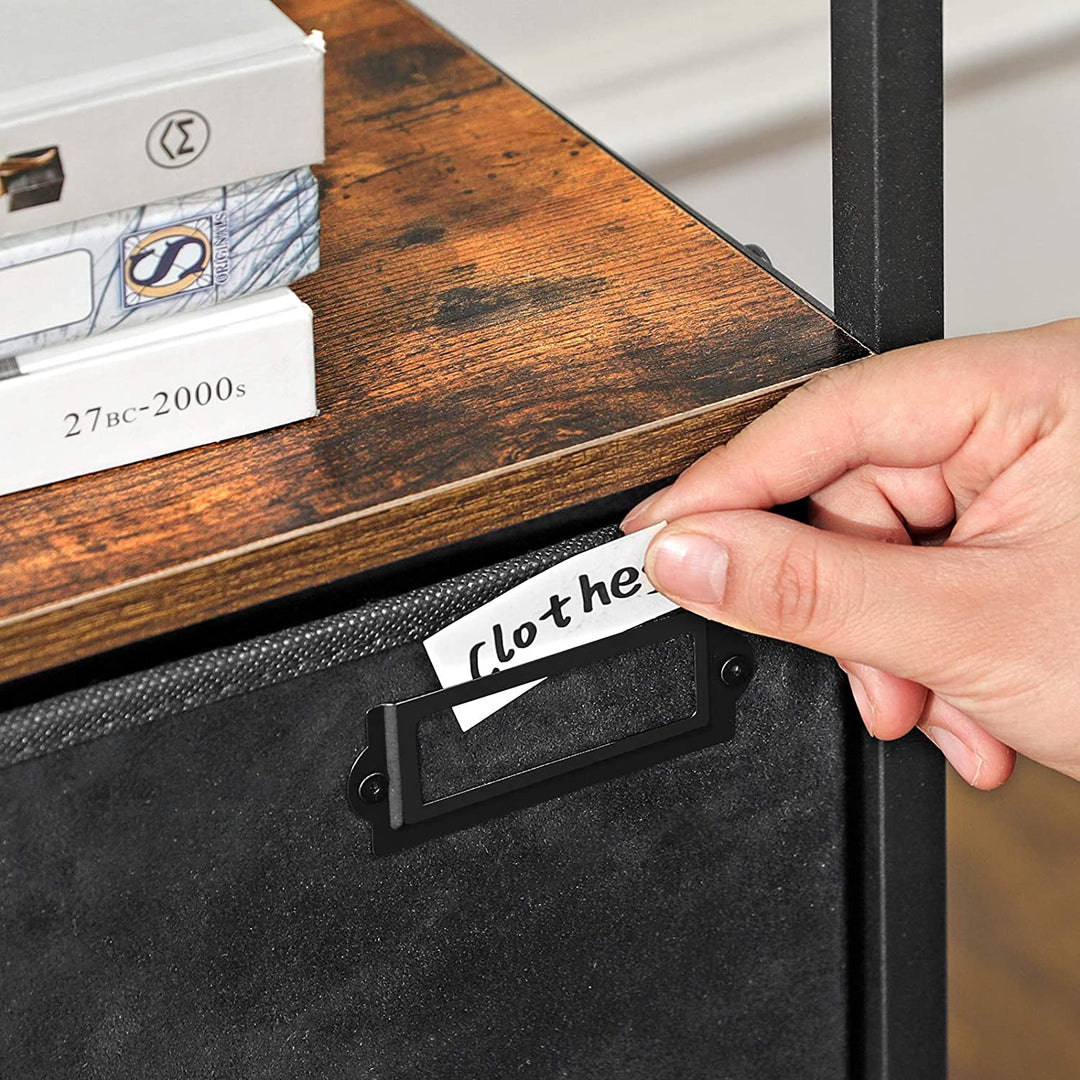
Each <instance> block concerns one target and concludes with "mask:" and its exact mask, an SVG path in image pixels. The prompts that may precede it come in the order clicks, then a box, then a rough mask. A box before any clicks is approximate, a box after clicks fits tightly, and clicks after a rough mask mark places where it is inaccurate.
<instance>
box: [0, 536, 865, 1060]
mask: <svg viewBox="0 0 1080 1080" xmlns="http://www.w3.org/2000/svg"><path fill="white" fill-rule="evenodd" d="M613 535H615V533H614V531H613V530H602V531H601V532H598V533H592V534H589V535H586V536H582V537H579V538H577V539H575V540H573V541H569V542H566V543H562V544H558V545H555V546H554V547H551V548H547V549H544V550H542V551H538V552H534V553H532V554H529V555H526V556H523V557H520V558H516V559H513V560H510V561H508V562H505V563H501V564H499V565H497V566H493V567H490V568H487V569H484V570H481V571H478V572H475V573H471V574H468V575H465V576H463V577H459V578H454V579H451V580H448V581H445V582H443V583H441V584H439V585H436V586H431V587H427V588H424V589H421V590H418V591H416V592H413V593H409V594H406V595H403V596H400V597H397V598H395V599H393V600H382V601H377V602H373V603H370V604H368V605H366V606H364V607H361V608H358V609H356V610H353V611H349V612H346V613H343V614H340V615H335V616H333V617H330V618H327V619H323V620H320V621H318V622H313V623H308V624H306V625H302V626H298V627H296V628H294V629H290V630H287V631H283V632H279V633H275V634H273V635H269V636H267V637H264V638H261V639H257V640H253V641H247V642H243V643H241V644H237V645H233V646H229V647H227V648H224V649H219V650H216V651H214V652H210V653H206V654H204V655H202V656H197V657H194V658H191V659H186V660H183V661H178V662H175V663H172V664H169V665H165V666H163V667H158V668H154V669H152V670H148V671H143V672H139V673H136V674H133V675H129V676H125V677H124V678H121V679H117V680H114V681H112V682H108V683H102V684H99V685H97V686H92V687H90V688H88V689H84V690H80V691H78V692H75V693H72V694H68V695H64V696H62V697H57V698H53V699H52V700H49V701H45V702H41V703H39V704H35V705H32V706H26V707H20V708H18V709H15V710H10V711H8V712H7V713H5V714H2V715H0V986H2V993H3V1016H2V1019H0V1062H2V1063H3V1067H2V1073H3V1075H4V1076H12V1077H16V1076H17V1077H21V1078H30V1077H57V1076H84V1077H102V1078H108V1080H116V1078H127V1077H131V1078H139V1080H148V1078H166V1077H187V1078H190V1077H260V1078H269V1077H363V1078H372V1080H376V1078H377V1080H390V1078H397V1077H402V1078H406V1077H407V1078H424V1080H426V1078H432V1080H434V1078H443V1077H450V1076H460V1077H468V1078H487V1077H493V1078H494V1077H507V1076H523V1077H537V1078H546V1077H575V1078H576V1077H582V1078H590V1080H606V1078H611V1080H615V1078H618V1080H632V1078H648V1080H656V1078H658V1077H671V1078H679V1080H694V1078H701V1080H705V1078H708V1080H714V1078H723V1077H730V1078H744V1077H745V1078H749V1077H754V1078H768V1077H785V1078H788V1077H795V1076H797V1077H800V1078H814V1077H822V1078H825V1077H828V1078H837V1077H842V1076H845V1075H847V1074H848V1042H849V1032H848V1027H849V1020H848V1013H849V1001H848V996H849V991H848V987H849V971H848V959H847V958H848V955H849V944H848V930H847V924H848V916H847V911H846V899H845V894H846V886H845V879H846V871H845V865H846V846H847V842H848V841H847V836H846V824H845V822H846V814H845V790H844V789H845V775H846V772H845V760H844V754H845V749H844V748H845V737H844V731H843V725H842V710H841V706H840V702H841V692H840V681H839V680H840V675H839V673H838V671H837V668H836V665H835V664H834V663H833V662H832V661H831V660H828V659H826V658H823V657H820V656H817V655H814V654H811V653H808V652H805V651H802V650H798V649H795V648H792V647H789V646H785V645H781V644H777V643H774V642H768V641H764V640H756V639H755V640H754V641H753V643H752V647H753V650H754V652H755V655H756V658H757V663H758V671H757V674H756V676H755V678H754V679H753V680H752V682H751V684H750V685H749V687H748V689H747V690H746V692H745V694H744V696H743V697H742V699H741V701H740V703H739V706H738V711H737V714H736V734H735V737H734V738H733V739H732V740H731V741H729V742H726V743H723V744H721V745H718V746H715V747H711V748H708V749H706V750H701V751H696V752H693V753H690V754H687V755H685V756H683V757H679V758H676V759H673V760H670V761H666V762H663V763H661V764H658V765H655V766H652V767H650V768H648V769H646V770H643V771H639V772H635V773H632V774H630V775H627V776H623V777H619V778H616V779H613V780H608V781H605V782H603V783H600V784H597V785H595V786H592V787H589V788H586V789H583V790H580V791H577V792H574V793H572V794H569V795H566V796H563V797H559V798H556V799H553V800H551V801H548V802H545V803H543V804H541V805H538V806H534V807H531V808H528V809H525V810H521V811H518V812H515V813H511V814H509V815H506V816H504V817H501V818H498V819H495V820H492V821H489V822H487V823H485V824H482V825H479V826H476V827H474V828H470V829H466V830H463V831H460V832H457V833H454V834H451V835H448V836H445V837H441V838H437V839H434V840H431V841H429V842H427V843H424V844H421V845H420V846H418V847H416V848H414V849H411V850H408V851H404V852H401V853H398V854H395V855H389V856H385V857H373V856H372V855H371V853H370V848H369V838H368V831H367V826H366V825H365V824H364V823H363V822H361V821H359V820H358V819H357V818H356V816H355V815H354V814H353V813H352V811H351V809H350V807H349V805H348V803H347V800H346V798H345V777H346V775H347V773H348V770H349V767H350V765H351V763H352V761H353V759H354V757H355V756H356V753H357V752H358V751H359V750H360V749H361V748H362V747H363V745H364V739H365V723H364V717H365V713H366V711H367V709H368V708H369V707H371V706H373V705H375V704H378V703H380V702H383V701H395V700H399V699H401V698H405V697H410V696H414V695H416V694H419V693H423V692H425V691H428V690H433V689H435V688H436V687H437V682H436V680H435V676H434V673H433V672H432V670H431V668H430V665H429V664H428V661H427V658H426V655H425V654H424V651H423V648H422V645H421V644H420V642H421V639H422V638H423V637H424V636H426V635H427V634H429V633H430V632H432V631H433V630H435V629H437V628H438V627H440V626H443V625H445V624H446V623H448V622H450V621H452V620H453V619H454V618H455V617H457V616H458V615H460V614H462V613H464V612H465V611H467V610H470V609H471V608H473V607H475V606H477V605H479V604H481V603H483V602H485V601H486V600H488V599H490V598H491V597H492V596H494V595H496V594H497V593H499V592H501V591H503V590H504V589H506V588H508V587H509V586H511V585H513V584H516V583H517V582H518V581H521V580H524V579H525V578H526V577H528V576H530V575H531V574H533V573H536V572H537V571H539V570H541V569H543V568H545V567H546V566H548V565H551V564H552V563H554V562H556V561H558V560H560V559H562V558H565V557H566V556H568V555H570V554H573V553H575V552H576V551H579V550H584V549H585V548H587V547H590V546H593V545H594V544H597V543H600V542H602V541H603V540H606V539H610V538H611V537H612V536H613ZM673 664H674V660H672V663H671V664H668V663H656V662H651V663H648V664H646V663H642V664H638V665H634V664H629V665H628V664H624V665H622V668H621V669H620V671H619V673H618V678H614V679H613V678H612V677H611V672H610V670H607V671H602V672H600V673H599V674H597V673H596V672H588V671H586V672H581V673H573V674H571V675H568V676H567V677H565V678H564V679H562V680H561V681H558V682H555V681H553V682H552V685H551V686H550V687H548V688H547V689H546V690H545V689H544V688H543V687H539V688H537V691H543V692H542V693H537V692H536V691H530V694H529V695H526V697H525V698H522V699H521V704H522V715H525V714H528V713H529V712H530V710H531V712H532V716H531V720H532V721H534V722H535V723H536V725H538V730H543V731H544V732H546V734H545V736H544V737H545V738H546V739H547V740H548V743H550V741H551V738H552V734H551V733H552V728H551V725H550V724H549V723H548V720H549V718H550V716H554V715H556V714H558V713H559V712H560V711H561V710H562V706H563V705H565V704H567V703H568V702H570V701H573V702H576V703H579V704H580V703H581V702H582V701H584V702H588V701H603V702H606V703H607V706H606V709H605V712H604V715H605V717H606V718H607V720H606V721H605V722H609V721H611V718H612V717H613V716H614V717H616V718H618V716H620V715H622V716H624V717H628V718H633V717H634V716H635V715H636V714H641V713H643V712H646V711H647V710H648V708H649V707H650V705H649V703H650V702H651V700H652V696H653V695H655V693H656V685H655V684H656V680H657V678H658V677H661V675H662V674H663V672H661V671H660V669H661V668H664V669H666V670H667V674H668V675H670V674H671V671H672V670H674V668H673V666H672V665H673ZM530 701H531V702H532V704H529V702H530ZM612 702H615V703H616V705H617V706H619V707H615V708H613V707H611V703H612ZM527 718H528V717H527ZM474 730H476V731H478V732H480V731H482V732H484V737H485V738H487V739H488V740H489V741H490V742H491V744H492V745H491V748H490V751H491V753H492V754H494V755H496V756H498V755H499V754H502V755H503V756H504V757H507V756H508V757H510V758H512V757H513V756H514V754H515V753H516V752H517V749H516V748H517V746H518V743H515V742H514V740H515V739H517V738H519V735H520V733H519V734H518V735H515V733H514V729H513V728H512V727H506V728H503V729H500V728H499V727H497V726H496V720H495V719H493V720H492V721H488V722H485V724H484V725H481V726H480V728H479V729H474ZM500 732H502V734H501V735H500ZM461 738H468V736H461ZM554 738H555V739H556V741H557V739H558V738H559V733H558V731H556V732H555V736H554ZM500 742H501V744H502V745H501V746H500V745H499V744H500ZM439 747H440V743H439V739H438V738H435V739H434V740H433V741H432V742H431V744H430V746H429V750H428V753H427V754H426V758H425V760H426V762H427V764H428V765H430V767H431V770H432V772H431V775H432V783H434V784H436V785H437V784H439V783H442V782H447V783H449V782H451V781H450V780H447V779H446V776H445V775H444V776H442V779H440V769H442V768H443V762H442V758H441V751H440V749H439ZM459 764H460V763H459ZM446 768H449V766H448V765H447V766H446ZM453 782H460V780H459V779H458V780H454V781H453Z"/></svg>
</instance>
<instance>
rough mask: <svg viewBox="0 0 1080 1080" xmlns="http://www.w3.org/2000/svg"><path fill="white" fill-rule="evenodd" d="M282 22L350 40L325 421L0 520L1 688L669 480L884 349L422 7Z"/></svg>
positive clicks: (326, 201) (335, 184)
mask: <svg viewBox="0 0 1080 1080" xmlns="http://www.w3.org/2000/svg"><path fill="white" fill-rule="evenodd" d="M282 6H283V7H284V8H285V10H286V11H288V13H289V14H290V15H292V16H293V18H295V19H296V20H297V21H298V22H299V23H300V24H301V25H303V26H305V27H309V28H311V27H318V28H320V29H322V30H323V31H324V33H325V35H326V40H327V71H326V91H327V161H326V164H325V166H323V167H322V168H321V170H320V176H321V180H322V188H323V196H324V197H323V204H322V220H323V269H322V270H321V271H320V272H319V273H318V274H317V275H315V276H314V277H313V278H310V279H309V280H307V281H305V282H303V283H302V284H301V285H300V286H298V288H297V291H298V292H299V293H300V295H301V296H302V297H303V299H304V300H306V301H307V302H308V303H309V304H311V306H312V307H313V308H314V310H315V316H316V322H315V325H316V338H317V355H318V380H319V403H320V407H321V410H322V411H321V414H320V415H319V417H318V418H317V419H315V420H310V421H305V422H303V423H299V424H295V425H292V426H290V427H287V428H282V429H279V430H276V431H270V432H265V433H263V434H260V435H255V436H250V437H248V438H244V439H238V440H234V441H232V442H228V443H223V444H219V445H215V446H209V447H203V448H201V449H197V450H192V451H188V452H185V453H182V454H175V455H173V456H171V457H168V458H163V459H160V460H157V461H151V462H145V463H142V464H139V465H135V466H129V467H126V468H122V469H113V470H111V471H108V472H104V473H99V474H97V475H94V476H90V477H84V478H81V479H78V480H73V481H68V482H65V483H61V484H54V485H52V486H50V487H47V488H40V489H37V490H35V491H28V492H24V493H21V494H18V495H11V496H7V497H5V498H3V499H2V500H0V565H2V566H3V571H2V574H3V586H2V588H0V679H9V678H13V677H16V676H21V675H26V674H29V673H32V672H35V671H40V670H43V669H46V668H49V667H52V666H55V665H58V664H61V663H65V662H67V661H71V660H75V659H79V658H83V657H86V656H90V655H94V654H95V653H98V652H101V651H103V650H106V649H109V648H112V647H116V646H119V645H123V644H126V643H130V642H132V641H137V640H140V639H143V638H146V637H149V636H151V635H154V634H158V633H162V632H165V631H169V630H174V629H178V628H180V627H184V626H190V625H192V624H195V623H197V622H200V621H202V620H205V619H208V618H211V617H214V616H218V615H222V614H225V613H229V612H233V611H237V610H241V609H243V608H246V607H249V606H251V605H253V604H256V603H259V602H262V601H266V600H270V599H274V598H277V597H281V596H284V595H288V594H290V593H292V592H295V591H297V590H300V589H303V588H307V587H310V586H315V585H319V584H323V583H326V582H329V581H333V580H336V579H338V578H341V577H343V576H346V575H349V574H354V573H357V572H359V571H362V570H365V569H369V568H372V567H375V566H379V565H384V564H387V563H390V562H393V561H395V560H398V559H401V558H404V557H406V556H410V555H414V554H418V553H420V552H423V551H427V550H430V549H433V548H436V547H440V546H442V545H445V544H447V543H451V542H454V541H457V540H463V539H467V538H469V537H473V536H477V535H480V534H482V533H485V532H488V531H490V530H492V529H496V528H499V527H502V526H506V525H511V524H515V523H517V522H520V521H523V520H526V519H528V518H531V517H535V516H537V515H540V514H543V513H546V512H550V511H553V510H557V509H560V508H563V507H567V506H571V505H575V504H580V503H583V502H586V501H588V500H590V499H594V498H598V497H601V496H604V495H607V494H610V493H613V492H616V491H619V490H624V489H626V488H629V487H633V486H635V485H638V484H642V483H645V482H648V481H650V480H655V479H659V478H662V477H664V476H667V475H670V474H672V473H674V472H675V471H677V470H678V469H680V468H682V467H683V466H685V465H686V464H688V463H689V462H690V461H691V460H692V459H693V458H694V457H695V456H696V455H698V454H700V453H701V452H703V451H704V450H706V449H707V448H709V447H710V446H713V445H715V444H716V443H718V442H720V441H722V440H723V439H725V438H727V437H729V436H730V435H731V434H732V433H733V432H734V431H736V430H737V429H738V428H739V427H741V426H742V425H744V424H745V423H747V422H748V421H749V420H750V419H751V418H752V417H753V416H754V415H756V414H757V413H759V412H760V411H761V410H763V409H764V408H766V407H767V406H768V405H770V404H772V403H773V402H775V401H776V400H778V399H779V397H780V396H782V394H783V393H785V392H786V391H787V390H788V389H789V388H790V387H791V386H792V385H794V384H796V383H798V382H800V381H802V380H804V379H806V378H807V377H809V376H810V375H811V374H813V373H814V372H816V371H818V370H820V369H822V368H826V367H829V366H832V365H835V364H838V363H843V362H845V361H849V360H853V359H856V358H857V357H860V356H862V355H864V354H865V352H866V350H865V349H864V348H863V347H862V346H861V345H859V344H858V343H857V342H855V341H853V340H852V339H851V338H850V337H848V336H847V335H845V334H844V333H843V332H842V331H840V330H839V329H838V328H837V327H836V326H835V325H834V324H833V323H832V322H831V321H830V320H829V319H828V318H827V317H826V316H824V315H823V314H822V313H821V312H819V311H818V310H816V309H815V308H814V307H813V306H811V305H810V304H808V303H807V302H806V301H805V300H804V299H802V298H801V297H800V296H798V295H797V294H796V293H795V292H793V291H792V290H791V289H789V288H787V287H786V286H785V285H783V284H782V283H780V282H779V281H777V280H776V279H775V278H774V277H772V276H771V275H770V274H769V273H767V272H766V271H765V270H763V269H761V268H760V267H758V266H757V265H756V264H755V263H754V262H753V261H751V260H750V259H749V258H747V257H745V256H744V255H742V254H741V253H740V252H739V251H738V250H736V249H735V248H734V247H732V246H731V245H730V244H729V243H727V242H726V241H725V240H723V239H722V238H721V237H719V236H717V235H716V234H715V233H714V232H713V231H711V230H710V229H709V228H708V227H707V226H705V225H703V224H702V223H700V222H699V221H697V220H696V219H695V218H694V217H692V216H691V215H690V214H689V213H687V212H686V211H685V210H683V209H681V208H679V207H678V206H677V205H675V204H674V203H672V202H671V201H670V200H669V199H668V198H666V197H665V196H664V195H662V194H661V193H659V192H658V191H656V190H655V189H654V188H653V187H651V186H650V185H649V184H648V183H647V182H646V181H644V180H643V179H641V178H640V177H638V176H637V175H635V174H634V173H633V172H632V171H631V170H629V169H628V168H626V167H625V166H624V165H622V164H620V163H619V162H618V161H616V160H615V159H613V158H612V157H611V156H610V155H609V154H608V153H606V152H605V151H604V150H603V149H601V148H600V147H598V146H596V145H595V144H594V143H593V142H591V141H590V140H589V139H588V138H586V137H585V136H584V135H582V134H581V133H580V132H579V131H578V130H577V129H575V128H573V127H572V126H570V125H569V124H568V123H566V121H564V120H563V119H561V118H560V117H558V116H557V115H555V114H554V113H553V112H551V110H549V109H548V108H547V107H545V106H544V105H543V104H541V103H540V102H538V101H537V100H535V99H534V98H533V97H531V96H530V95H529V94H528V93H527V92H525V91H524V90H523V89H521V88H520V87H519V86H517V85H516V84H515V83H513V82H512V81H511V80H509V79H508V78H507V77H506V76H504V75H502V74H500V73H499V72H497V71H496V70H495V69H493V68H492V67H491V66H490V65H489V64H487V63H486V62H485V61H483V60H482V59H480V58H479V57H477V56H476V55H475V54H473V53H471V52H470V51H469V50H468V49H466V48H465V47H463V46H462V45H460V44H459V43H457V42H456V41H454V40H453V39H452V38H450V37H448V36H447V34H446V33H445V32H444V31H442V30H441V29H439V28H437V27H436V26H434V25H433V24H431V23H430V22H429V21H427V20H426V19H425V18H424V17H423V16H421V15H419V14H418V13H417V12H415V11H414V10H412V9H411V8H409V7H407V6H405V5H403V4H401V3H399V2H397V0H365V2H364V3H357V2H355V0H288V2H283V3H282ZM793 182H796V181H795V180H794V179H793Z"/></svg>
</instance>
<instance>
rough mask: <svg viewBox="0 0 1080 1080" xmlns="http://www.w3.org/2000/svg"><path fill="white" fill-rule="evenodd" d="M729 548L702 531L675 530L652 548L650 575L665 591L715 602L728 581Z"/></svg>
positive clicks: (657, 585) (718, 599)
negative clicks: (704, 534)
mask: <svg viewBox="0 0 1080 1080" xmlns="http://www.w3.org/2000/svg"><path fill="white" fill-rule="evenodd" d="M727 568H728V553H727V548H725V547H724V546H723V545H722V544H719V543H717V541H715V540H713V539H712V537H710V536H703V535H702V534H701V533H692V532H674V533H668V534H667V535H664V534H663V533H661V534H660V537H659V538H658V539H657V540H656V541H655V542H654V543H653V546H652V547H651V548H650V549H649V556H648V566H647V568H646V569H647V571H648V575H649V579H650V580H651V581H652V583H653V584H654V585H655V586H656V587H657V588H658V589H659V590H660V591H661V592H663V593H668V594H669V595H674V596H678V597H680V598H681V599H683V600H695V601H698V602H699V603H703V604H716V603H719V602H720V601H721V600H723V598H724V586H725V585H726V583H727Z"/></svg>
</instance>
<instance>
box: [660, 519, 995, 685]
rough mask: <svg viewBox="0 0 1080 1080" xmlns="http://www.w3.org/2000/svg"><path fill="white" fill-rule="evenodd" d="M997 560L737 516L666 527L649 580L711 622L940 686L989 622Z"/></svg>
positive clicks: (983, 553) (988, 553) (988, 554)
mask: <svg viewBox="0 0 1080 1080" xmlns="http://www.w3.org/2000/svg"><path fill="white" fill-rule="evenodd" d="M993 558H994V552H993V551H992V550H991V549H961V548H949V547H941V548H922V547H907V546H901V545H897V544H887V543H882V542H880V541H877V540H870V539H865V538H863V537H856V536H844V535H840V534H837V533H832V532H823V531H821V530H818V529H814V528H812V527H811V526H809V525H802V524H799V523H797V522H793V521H789V520H788V519H786V518H782V517H779V516H777V515H775V514H771V513H768V512H766V511H760V510H731V511H723V512H715V513H709V514H695V515H691V516H689V517H685V518H680V519H679V520H678V521H677V522H675V523H674V524H672V525H668V526H667V527H666V528H664V529H662V530H661V531H660V532H659V533H658V534H657V535H656V536H655V537H654V538H653V541H652V543H651V544H650V545H649V549H648V552H647V553H646V558H645V571H646V573H647V574H648V576H649V579H650V580H651V581H652V583H653V585H654V586H655V587H656V588H657V589H658V590H659V591H660V592H662V593H664V594H665V595H666V596H668V597H670V598H671V599H672V600H674V601H675V602H676V603H678V604H679V605H681V606H682V607H685V608H688V609H689V610H691V611H694V612H697V613H698V614H700V615H704V616H705V617H706V618H709V619H715V620H717V621H718V622H723V623H726V624H728V625H729V626H735V627H738V628H739V629H742V630H747V631H750V632H752V633H756V634H763V635H765V636H767V637H774V638H780V639H782V640H784V641H790V642H794V643H795V644H797V645H804V646H806V647H807V648H810V649H815V650H817V651H818V652H823V653H828V654H830V655H832V656H840V657H843V658H845V659H846V660H854V661H857V662H859V663H863V664H871V665H873V666H874V667H877V668H881V669H883V670H886V671H890V672H893V673H894V674H896V675H899V676H901V677H902V678H906V679H913V680H914V681H916V682H919V683H922V684H923V685H924V686H930V687H931V688H933V687H935V686H941V685H942V683H943V682H947V681H950V680H949V676H950V675H954V673H955V671H956V668H957V667H958V666H960V665H961V663H962V659H963V658H962V652H961V650H962V649H963V641H964V635H963V634H962V633H961V631H962V629H963V627H965V626H968V627H970V626H972V625H974V622H973V620H979V621H983V620H985V616H986V595H985V594H986V589H987V582H988V581H993V580H994V577H993V573H992V568H990V567H988V566H987V565H986V563H987V560H992V559H993ZM980 616H981V618H980Z"/></svg>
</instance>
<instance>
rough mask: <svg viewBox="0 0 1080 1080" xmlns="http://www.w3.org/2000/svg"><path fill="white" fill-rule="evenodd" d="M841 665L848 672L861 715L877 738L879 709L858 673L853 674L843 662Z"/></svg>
mask: <svg viewBox="0 0 1080 1080" xmlns="http://www.w3.org/2000/svg"><path fill="white" fill-rule="evenodd" d="M840 666H841V668H843V670H844V671H845V673H846V674H847V677H848V682H849V683H851V696H852V697H853V698H854V699H855V704H856V705H858V706H859V715H860V716H861V717H862V718H863V723H864V724H865V725H866V730H867V731H869V732H870V734H871V735H872V736H873V737H874V738H875V739H876V738H877V731H876V730H875V724H876V722H877V710H876V709H875V708H874V703H873V702H872V701H871V700H870V695H869V694H868V693H867V692H866V686H865V685H864V684H863V681H862V679H860V678H859V676H858V675H852V673H851V672H850V671H848V670H847V668H844V665H843V664H841V665H840Z"/></svg>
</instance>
